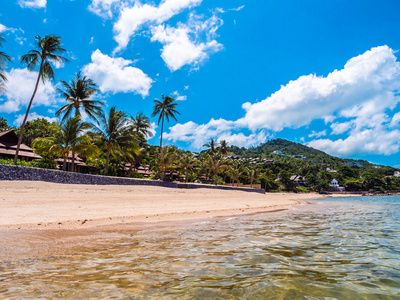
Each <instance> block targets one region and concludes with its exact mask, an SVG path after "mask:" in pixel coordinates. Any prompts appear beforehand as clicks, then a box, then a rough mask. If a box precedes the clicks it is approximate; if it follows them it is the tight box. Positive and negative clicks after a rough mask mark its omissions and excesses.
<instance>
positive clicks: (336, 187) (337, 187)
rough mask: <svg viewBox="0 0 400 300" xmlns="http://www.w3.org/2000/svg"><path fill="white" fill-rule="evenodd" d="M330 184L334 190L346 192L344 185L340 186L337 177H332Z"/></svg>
mask: <svg viewBox="0 0 400 300" xmlns="http://www.w3.org/2000/svg"><path fill="white" fill-rule="evenodd" d="M330 186H331V191H332V192H344V187H342V186H339V182H338V181H337V180H336V179H332V181H331V185H330Z"/></svg>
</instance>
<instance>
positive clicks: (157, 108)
mask: <svg viewBox="0 0 400 300" xmlns="http://www.w3.org/2000/svg"><path fill="white" fill-rule="evenodd" d="M174 101H175V98H172V97H170V96H166V97H164V95H162V96H161V101H160V100H158V99H154V110H153V113H152V116H153V117H155V116H157V115H159V118H158V122H157V125H160V121H162V123H161V139H160V151H161V148H162V136H163V131H164V118H167V121H168V122H169V118H170V117H171V118H173V119H174V120H175V121H177V120H176V117H175V114H178V115H180V113H179V112H178V111H176V110H175V107H176V106H177V105H178V103H175V102H174Z"/></svg>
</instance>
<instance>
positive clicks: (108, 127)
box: [93, 106, 139, 175]
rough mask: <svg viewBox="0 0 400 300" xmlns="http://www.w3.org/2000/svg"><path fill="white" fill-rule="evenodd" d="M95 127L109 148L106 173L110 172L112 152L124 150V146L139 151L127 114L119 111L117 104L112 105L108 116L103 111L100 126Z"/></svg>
mask: <svg viewBox="0 0 400 300" xmlns="http://www.w3.org/2000/svg"><path fill="white" fill-rule="evenodd" d="M93 128H94V130H95V132H97V133H98V134H99V136H100V139H101V140H102V142H103V143H104V145H105V146H106V149H107V158H106V166H105V169H104V175H107V173H108V164H109V161H110V154H111V153H112V152H113V153H115V152H122V151H121V150H122V148H125V149H130V151H131V152H136V153H138V151H139V146H138V144H137V142H136V136H135V134H134V133H133V132H132V129H131V126H130V125H129V122H128V119H127V114H126V113H125V112H123V111H117V110H116V108H115V106H113V107H111V109H110V111H109V112H108V115H107V116H106V115H105V114H104V113H102V115H101V116H100V118H99V126H97V125H93Z"/></svg>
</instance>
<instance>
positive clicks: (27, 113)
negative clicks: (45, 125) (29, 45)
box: [14, 59, 43, 166]
mask: <svg viewBox="0 0 400 300" xmlns="http://www.w3.org/2000/svg"><path fill="white" fill-rule="evenodd" d="M42 70H43V59H42V61H41V63H40V69H39V75H38V78H37V80H36V85H35V90H34V91H33V94H32V97H31V101H29V105H28V108H27V110H26V114H25V118H24V121H23V122H22V124H21V128H20V133H19V137H18V144H17V149H16V150H15V156H14V165H15V166H16V165H17V159H18V153H19V148H20V147H21V143H22V137H23V135H24V127H25V123H26V120H27V119H28V115H29V110H30V109H31V106H32V102H33V99H34V98H35V95H36V92H37V89H38V86H39V81H40V77H41V75H42Z"/></svg>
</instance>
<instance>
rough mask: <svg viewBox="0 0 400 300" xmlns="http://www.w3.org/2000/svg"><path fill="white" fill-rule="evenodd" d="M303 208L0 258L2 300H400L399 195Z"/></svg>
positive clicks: (325, 201) (327, 201)
mask: <svg viewBox="0 0 400 300" xmlns="http://www.w3.org/2000/svg"><path fill="white" fill-rule="evenodd" d="M309 203H310V204H307V205H296V206H292V207H291V208H290V209H289V210H287V211H283V212H275V213H264V214H254V215H248V216H241V217H233V218H214V219H208V220H201V221H193V222H190V223H188V222H186V223H181V224H179V223H177V224H174V225H171V224H168V226H167V227H166V228H164V229H163V230H160V231H157V230H154V228H153V229H151V230H150V229H146V228H143V229H141V230H139V231H135V232H132V233H130V234H126V235H122V236H121V237H120V239H113V240H112V241H110V243H109V244H106V246H104V247H100V248H94V249H92V250H91V251H85V252H84V253H75V254H72V255H64V256H58V257H45V258H40V259H35V260H26V259H25V260H21V261H17V262H13V263H10V262H6V261H0V298H12V299H21V298H22V299H33V298H34V299H36V298H43V299H50V298H51V299H53V298H70V299H87V298H103V299H104V298H108V299H310V300H311V299H326V300H328V299H329V300H332V299H400V197H399V196H382V197H357V198H325V199H321V200H313V201H309Z"/></svg>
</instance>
